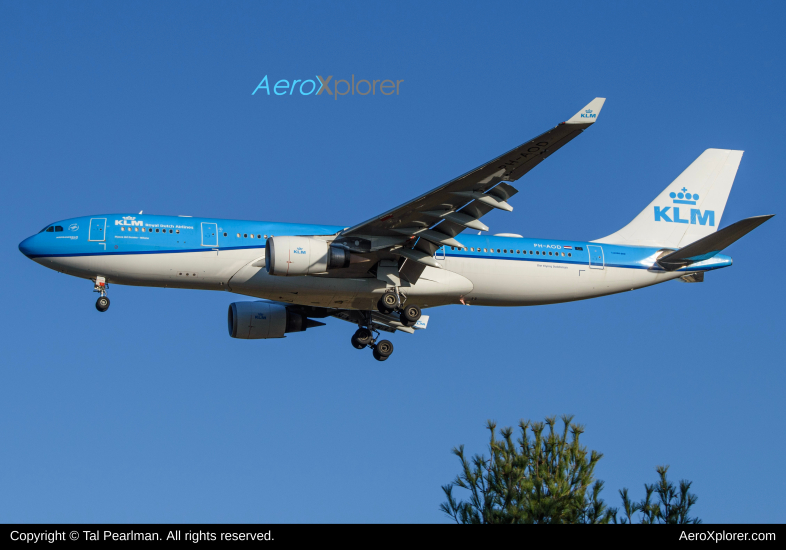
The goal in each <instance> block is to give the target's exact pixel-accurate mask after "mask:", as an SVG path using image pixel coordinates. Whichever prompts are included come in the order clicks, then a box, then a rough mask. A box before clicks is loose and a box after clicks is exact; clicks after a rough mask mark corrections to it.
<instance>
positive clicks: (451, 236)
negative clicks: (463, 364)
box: [19, 98, 772, 361]
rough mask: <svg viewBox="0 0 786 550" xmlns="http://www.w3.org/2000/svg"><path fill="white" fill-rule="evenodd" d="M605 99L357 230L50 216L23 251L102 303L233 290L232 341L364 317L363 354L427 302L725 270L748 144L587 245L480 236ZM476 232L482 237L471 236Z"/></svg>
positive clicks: (419, 325) (380, 355)
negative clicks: (128, 295) (163, 290)
mask: <svg viewBox="0 0 786 550" xmlns="http://www.w3.org/2000/svg"><path fill="white" fill-rule="evenodd" d="M604 101H605V99H603V98H596V99H594V100H593V101H592V102H590V104H589V105H587V106H586V107H585V108H583V109H582V110H581V111H579V112H578V113H577V114H576V115H575V116H574V117H572V118H570V119H569V120H568V121H566V122H562V123H560V124H558V125H557V126H555V127H554V128H552V129H551V130H549V131H547V132H545V133H544V134H541V135H539V136H538V137H536V138H535V139H533V140H531V141H528V142H527V143H524V144H523V145H520V146H519V147H516V148H515V149H512V150H511V151H508V152H507V153H505V154H503V155H502V156H500V157H498V158H496V159H494V160H492V161H490V162H487V163H486V164H483V165H482V166H480V167H478V168H476V169H475V170H472V171H470V172H467V173H466V174H464V175H463V176H459V177H458V178H456V179H454V180H452V181H449V182H448V183H445V184H444V185H440V186H439V187H437V188H436V189H434V190H433V191H430V192H428V193H426V194H424V195H422V196H420V197H418V198H416V199H414V200H411V201H409V202H407V203H405V204H403V205H401V206H399V207H397V208H394V209H392V210H389V211H387V212H385V213H383V214H381V215H379V216H374V217H373V218H371V219H370V220H368V221H365V222H363V223H360V224H358V225H355V226H353V227H345V226H343V225H342V226H325V225H305V224H295V223H272V222H264V221H238V220H221V219H209V218H191V217H181V216H177V217H171V216H147V215H145V216H142V215H141V214H142V213H141V212H140V214H138V215H131V214H118V215H111V214H105V215H97V216H90V217H81V218H72V219H67V220H63V221H59V222H56V223H54V224H51V225H48V226H47V227H45V228H44V229H43V230H41V232H40V233H38V234H37V235H33V236H32V237H29V238H28V239H25V240H24V241H23V242H22V243H21V244H20V245H19V249H20V250H21V251H22V252H23V253H24V254H25V255H26V256H28V257H29V258H31V259H32V260H34V261H36V262H38V263H40V264H41V265H43V266H46V267H48V268H51V269H54V270H56V271H60V272H62V273H66V274H68V275H73V276H75V277H82V278H84V279H90V280H92V281H93V282H94V290H95V291H97V292H98V293H99V298H98V301H97V303H96V308H97V309H98V310H99V311H102V312H103V311H106V310H107V308H108V307H109V298H108V297H107V287H108V285H109V284H110V283H112V284H121V285H137V286H156V287H175V288H191V289H201V290H227V291H230V292H233V293H235V294H241V295H245V296H252V297H255V298H259V299H260V300H257V301H242V302H235V303H233V304H231V305H230V306H229V313H228V324H229V334H230V335H231V336H232V337H233V338H245V339H264V338H282V337H284V335H285V334H287V333H290V332H301V331H305V330H306V329H308V328H312V327H316V326H320V325H323V324H324V323H322V322H320V321H317V320H316V319H325V318H327V317H335V318H338V319H342V320H344V321H349V322H350V323H353V324H356V325H357V326H358V329H357V331H356V332H355V333H354V335H353V336H352V345H353V346H354V347H355V348H357V349H363V348H366V347H368V348H371V350H372V351H373V355H374V357H375V358H376V359H378V360H380V361H384V360H386V359H387V358H388V357H389V356H390V354H391V353H392V352H393V345H392V344H391V342H390V341H389V340H380V339H379V332H380V331H384V332H390V333H393V332H396V331H402V332H407V333H414V332H415V331H417V330H419V329H425V328H426V326H427V323H428V316H426V315H421V310H422V309H424V308H433V307H436V306H443V305H448V304H466V305H481V306H531V305H540V304H554V303H559V302H570V301H573V300H584V299H587V298H595V297H598V296H605V295H608V294H614V293H617V292H624V291H627V290H634V289H637V288H643V287H646V286H650V285H654V284H657V283H663V282H665V281H671V280H673V279H680V280H681V281H685V282H689V283H698V282H702V281H703V280H704V274H705V273H706V272H707V271H712V270H714V269H720V268H722V267H727V266H730V265H731V263H732V260H731V258H730V257H728V256H724V255H722V254H720V251H722V250H723V249H724V248H726V247H727V246H729V245H730V244H731V243H733V242H734V241H736V240H737V239H739V238H740V237H742V236H743V235H745V234H746V233H748V232H749V231H751V230H753V229H754V228H756V227H757V226H759V225H760V224H762V223H764V222H765V221H767V220H768V219H769V218H771V217H772V216H756V217H752V218H747V219H744V220H741V221H738V222H736V223H734V224H732V225H729V226H728V227H725V228H724V229H720V230H718V227H719V226H720V222H721V217H722V215H723V209H724V207H725V206H726V200H727V198H728V196H729V192H730V190H731V186H732V184H733V182H734V176H735V174H736V173H737V168H738V166H739V163H740V160H741V158H742V151H730V150H723V149H707V150H706V151H704V153H702V154H701V155H700V156H699V157H698V158H697V159H696V160H695V161H694V162H693V163H692V164H691V165H690V166H689V167H688V168H687V169H686V170H685V171H684V172H683V173H682V174H680V176H679V177H678V178H677V179H676V180H674V181H673V182H672V183H671V184H670V185H669V186H668V187H667V188H666V189H665V190H664V191H663V192H662V193H661V194H660V195H658V197H657V198H656V199H655V200H654V201H652V203H650V205H649V206H647V208H645V209H644V210H643V211H642V212H641V213H640V214H639V215H638V216H636V218H635V219H634V220H633V221H632V222H630V223H629V224H628V225H626V226H625V227H623V228H622V229H620V230H619V231H617V232H616V233H614V234H612V235H609V236H608V237H604V238H602V239H598V240H595V241H590V242H581V241H556V240H547V239H529V238H524V237H521V236H520V235H513V234H498V235H494V236H486V235H481V233H480V232H484V231H488V230H489V228H488V227H486V225H485V224H484V223H483V222H482V221H481V218H482V217H483V216H484V215H485V214H487V213H488V212H490V211H491V210H494V209H498V210H503V211H508V212H509V211H511V210H513V208H512V207H511V205H510V202H509V201H510V199H511V198H512V197H513V196H514V195H516V193H517V190H516V188H515V187H513V186H512V185H511V184H510V182H513V181H515V180H517V179H519V178H520V177H522V176H523V175H524V174H526V173H527V172H529V171H530V170H532V169H533V168H534V167H535V166H537V165H538V164H540V163H541V162H542V161H543V160H545V159H546V158H547V157H548V156H550V155H552V154H553V153H555V152H556V151H557V150H558V149H560V148H561V147H562V146H563V145H565V144H566V143H568V142H569V141H571V140H572V139H573V138H575V137H576V136H578V135H579V134H581V133H582V132H583V131H584V130H585V129H587V128H588V127H589V126H590V125H592V124H593V123H594V122H595V121H596V120H597V116H598V113H600V110H601V107H603V103H604ZM467 229H468V230H474V231H478V232H479V233H478V234H477V235H475V234H472V235H470V234H467V233H464V231H465V230H467Z"/></svg>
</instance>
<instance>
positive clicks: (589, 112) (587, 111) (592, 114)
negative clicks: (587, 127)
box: [581, 109, 598, 118]
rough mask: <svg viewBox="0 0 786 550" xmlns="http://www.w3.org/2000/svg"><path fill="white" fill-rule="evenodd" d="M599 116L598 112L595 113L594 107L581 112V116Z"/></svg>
mask: <svg viewBox="0 0 786 550" xmlns="http://www.w3.org/2000/svg"><path fill="white" fill-rule="evenodd" d="M597 116H598V114H597V113H593V112H592V109H587V110H586V111H584V112H583V113H581V118H596V117H597Z"/></svg>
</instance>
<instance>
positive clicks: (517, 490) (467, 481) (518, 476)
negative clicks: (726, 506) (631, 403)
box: [440, 416, 700, 523]
mask: <svg viewBox="0 0 786 550" xmlns="http://www.w3.org/2000/svg"><path fill="white" fill-rule="evenodd" d="M572 421H573V417H572V416H563V417H562V424H563V425H562V430H558V429H556V424H557V422H556V418H555V417H549V418H546V421H545V423H543V422H529V421H527V422H524V421H521V422H520V423H519V432H520V434H519V437H518V439H516V440H515V441H514V439H513V428H503V429H501V430H500V436H501V438H499V439H498V438H497V435H496V429H497V426H496V424H495V423H494V422H491V421H489V422H488V424H487V428H488V430H489V432H490V441H489V458H486V457H485V456H483V455H474V456H472V457H471V458H467V456H466V455H465V454H464V446H463V445H462V446H460V447H458V448H454V449H453V453H454V454H455V455H456V456H457V457H458V458H459V461H460V462H461V473H460V474H459V475H458V476H456V479H455V480H454V481H453V482H452V483H449V484H447V485H444V486H443V487H442V490H443V491H444V492H445V496H446V499H447V500H446V502H443V503H442V504H441V505H440V509H441V510H442V511H443V512H445V513H446V514H447V515H448V516H450V517H451V518H453V519H454V520H455V521H456V523H609V522H614V523H617V522H618V512H619V511H618V510H617V509H616V508H609V507H608V506H606V504H605V502H604V501H603V499H602V498H601V497H600V494H601V491H602V490H603V482H602V481H600V480H595V478H594V475H593V474H594V471H595V466H596V465H597V463H598V461H599V460H600V459H601V458H602V457H603V455H602V454H601V453H599V452H597V451H588V450H587V448H586V447H583V446H581V444H580V442H579V437H580V435H581V434H582V433H583V432H584V427H583V426H581V425H578V424H574V423H573V422H572ZM667 470H668V466H659V467H658V468H657V471H658V474H659V475H660V481H659V482H658V483H656V484H653V485H645V486H644V487H645V491H646V496H645V498H644V500H642V501H641V502H633V501H631V500H630V498H629V496H628V490H627V489H623V490H622V491H620V496H621V497H622V513H623V514H624V515H623V516H621V517H620V518H619V522H620V523H633V522H634V519H636V518H635V516H636V514H637V513H639V514H640V515H639V518H638V519H639V522H640V523H699V522H700V520H698V519H697V518H690V517H689V512H690V508H691V507H692V506H693V505H694V504H695V503H696V496H695V495H693V494H691V493H690V486H691V483H690V482H688V481H680V484H679V489H677V487H675V485H674V484H673V483H672V482H669V481H668V480H667V479H666V472H667ZM456 487H458V488H460V489H465V490H466V491H468V492H469V498H468V500H466V501H463V500H462V501H459V500H457V499H456V497H455V496H454V495H453V489H454V488H456ZM653 495H655V496H657V499H658V500H657V502H656V501H654V500H653Z"/></svg>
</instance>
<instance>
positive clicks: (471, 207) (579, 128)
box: [336, 97, 606, 265]
mask: <svg viewBox="0 0 786 550" xmlns="http://www.w3.org/2000/svg"><path fill="white" fill-rule="evenodd" d="M605 101H606V99H605V98H602V97H597V98H595V99H593V100H592V101H591V102H590V103H589V104H588V105H587V106H586V107H584V108H583V109H582V110H581V111H579V112H578V113H576V115H575V116H573V117H572V118H570V119H569V120H567V121H566V122H561V123H559V124H558V125H557V126H555V127H554V128H552V129H551V130H549V131H547V132H545V133H543V134H541V135H539V136H538V137H536V138H534V139H531V140H530V141H528V142H526V143H524V144H522V145H519V146H518V147H516V148H515V149H511V150H510V151H508V152H507V153H505V154H503V155H501V156H499V157H497V158H495V159H493V160H491V161H489V162H487V163H485V164H483V165H481V166H479V167H477V168H475V169H474V170H471V171H470V172H467V173H466V174H464V175H462V176H459V177H457V178H456V179H454V180H451V181H449V182H447V183H445V184H443V185H440V186H439V187H437V188H436V189H433V190H431V191H429V192H428V193H426V194H424V195H421V196H420V197H418V198H416V199H413V200H411V201H409V202H406V203H404V204H402V205H401V206H398V207H396V208H394V209H392V210H388V211H387V212H385V213H383V214H381V215H379V216H376V217H374V218H372V219H370V220H368V221H365V222H363V223H361V224H359V225H356V226H354V227H351V228H349V229H347V230H345V231H342V232H341V233H340V234H339V239H338V240H337V243H336V244H340V243H342V242H343V243H344V244H345V246H346V247H347V248H350V249H353V248H354V247H356V246H360V241H359V240H358V239H357V238H355V239H351V238H350V237H358V238H366V239H368V238H373V237H376V238H377V239H375V240H376V241H377V242H379V243H380V245H381V246H373V244H371V243H369V245H367V246H366V247H365V248H366V250H369V251H371V250H374V249H375V248H376V249H380V248H387V247H386V246H384V244H383V243H385V242H386V241H389V242H390V243H393V242H395V241H399V242H401V240H402V237H404V238H411V239H412V241H413V242H414V241H415V239H417V240H418V242H419V243H422V242H423V241H427V242H428V243H431V246H420V247H419V246H417V245H416V246H415V249H418V248H422V249H423V250H421V252H423V253H425V254H428V255H429V256H431V255H433V251H434V250H436V248H438V247H439V246H443V245H448V246H461V243H459V242H458V241H457V240H456V239H455V238H454V237H455V236H456V235H458V234H459V233H461V232H462V231H463V230H464V229H465V228H470V229H477V230H482V231H488V227H486V226H485V225H484V224H483V223H482V222H480V221H479V218H481V217H482V216H484V215H485V214H487V213H488V212H489V211H491V210H492V209H494V208H498V209H501V210H506V211H511V210H513V207H511V206H510V205H509V204H508V202H507V201H508V199H509V198H510V197H512V196H513V195H515V194H516V193H517V192H518V191H517V190H516V188H514V187H513V186H512V185H509V184H508V183H507V182H511V181H515V180H517V179H519V178H520V177H521V176H523V175H524V174H526V173H527V172H529V171H530V170H532V169H533V168H534V167H535V166H537V165H538V164H540V163H541V162H542V161H543V160H544V159H546V158H547V157H548V156H549V155H551V154H552V153H554V152H555V151H557V150H558V149H559V148H560V147H562V146H563V145H565V144H566V143H568V142H569V141H570V140H572V139H573V138H575V137H576V136H578V135H579V134H580V133H581V132H583V131H584V130H585V129H586V128H588V127H589V126H590V125H592V124H593V123H594V122H595V121H596V120H597V116H598V114H599V113H600V110H601V108H602V107H603V103H604V102H605ZM379 237H382V238H383V239H379ZM384 237H388V238H390V239H384ZM353 245H354V246H353ZM404 248H406V249H408V248H407V247H404ZM358 251H359V252H360V251H362V247H361V249H358ZM392 252H393V253H395V251H393V250H392ZM399 255H401V256H404V257H405V258H408V259H411V260H414V261H421V263H422V262H423V259H424V258H423V257H422V256H421V255H420V254H418V253H417V250H416V251H415V252H407V251H406V250H399ZM427 265H432V264H428V263H427Z"/></svg>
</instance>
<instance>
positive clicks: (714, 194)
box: [595, 149, 743, 248]
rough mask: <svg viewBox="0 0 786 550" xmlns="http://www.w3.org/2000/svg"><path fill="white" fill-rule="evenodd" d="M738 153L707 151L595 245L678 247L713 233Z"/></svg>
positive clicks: (716, 226) (724, 204) (732, 175)
mask: <svg viewBox="0 0 786 550" xmlns="http://www.w3.org/2000/svg"><path fill="white" fill-rule="evenodd" d="M742 153H743V152H742V151H731V150H728V149H707V150H706V151H704V152H703V153H702V154H701V156H699V158H697V159H696V160H695V161H693V163H692V164H691V165H690V166H688V168H686V169H685V171H684V172H683V173H682V174H680V176H679V177H678V178H677V179H676V180H674V181H673V182H672V183H671V184H670V185H669V186H668V187H667V188H666V189H665V190H664V191H663V192H662V193H661V194H660V195H658V197H657V198H656V199H655V200H654V201H652V202H651V203H650V205H649V206H648V207H647V208H645V209H644V210H643V211H642V212H641V213H640V214H639V215H638V216H636V218H635V219H634V220H633V221H632V222H630V223H629V224H628V225H626V226H625V227H623V228H622V229H620V230H619V231H617V232H616V233H613V234H611V235H609V236H608V237H604V238H602V239H598V240H597V241H595V242H599V243H609V244H623V245H630V246H657V247H664V248H680V247H683V246H685V245H687V244H690V243H692V242H694V241H697V240H699V239H701V238H703V237H706V236H707V235H710V234H712V233H714V232H715V231H717V230H718V227H719V226H720V222H721V216H723V209H724V208H725V207H726V200H727V199H728V198H729V192H730V191H731V186H732V184H733V183H734V176H735V175H736V174H737V168H738V167H739V165H740V160H741V159H742Z"/></svg>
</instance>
